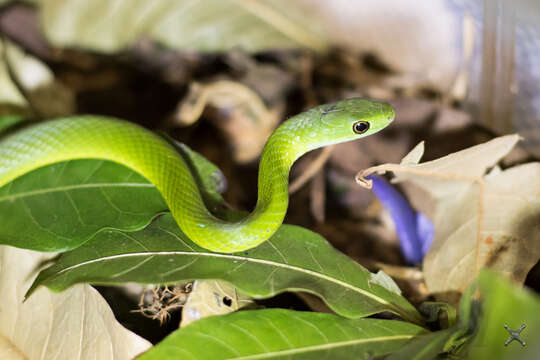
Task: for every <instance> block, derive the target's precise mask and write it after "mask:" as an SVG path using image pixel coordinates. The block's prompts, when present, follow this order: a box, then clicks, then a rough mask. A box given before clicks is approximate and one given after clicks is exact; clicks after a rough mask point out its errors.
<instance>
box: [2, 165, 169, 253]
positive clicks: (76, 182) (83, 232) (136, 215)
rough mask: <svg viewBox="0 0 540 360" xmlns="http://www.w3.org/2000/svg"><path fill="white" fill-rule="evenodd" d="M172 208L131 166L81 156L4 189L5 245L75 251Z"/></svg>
mask: <svg viewBox="0 0 540 360" xmlns="http://www.w3.org/2000/svg"><path fill="white" fill-rule="evenodd" d="M164 210H167V205H166V204H165V202H164V200H163V198H162V197H161V195H160V193H159V192H158V191H157V189H156V188H155V187H154V186H153V185H152V184H150V183H149V182H148V181H147V180H146V179H145V178H144V177H142V176H140V175H139V174H137V173H135V172H133V171H131V170H129V169H128V168H126V167H124V166H121V165H118V164H115V163H112V162H109V161H99V160H76V161H68V162H63V163H58V164H54V165H51V166H47V167H43V168H41V169H37V170H35V171H32V172H30V173H28V174H26V175H24V176H22V177H20V178H18V179H16V180H14V181H13V182H11V183H9V184H7V185H5V186H3V187H2V188H0V214H1V218H2V226H0V243H1V244H7V245H11V246H16V247H20V248H26V249H33V250H39V251H58V250H66V249H73V248H75V247H77V246H79V245H80V244H81V243H83V242H84V241H86V240H88V239H89V238H90V237H91V236H92V235H93V234H95V233H96V232H98V231H101V230H104V229H107V228H120V229H125V230H129V229H131V230H136V229H141V228H143V227H145V226H146V225H148V223H150V221H151V220H152V218H153V217H155V216H156V214H158V213H160V212H163V211H164Z"/></svg>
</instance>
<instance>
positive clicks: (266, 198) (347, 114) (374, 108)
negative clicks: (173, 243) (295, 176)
mask: <svg viewBox="0 0 540 360" xmlns="http://www.w3.org/2000/svg"><path fill="white" fill-rule="evenodd" d="M394 114H395V113H394V110H393V108H392V107H391V106H390V105H388V104H384V103H380V102H375V101H370V100H365V99H359V98H354V99H348V100H344V101H340V102H336V103H332V104H325V105H321V106H317V107H314V108H312V109H310V110H308V111H306V112H303V113H301V114H299V115H296V116H294V117H292V118H290V119H289V120H287V121H285V122H284V123H283V124H282V125H281V126H279V127H278V128H277V129H276V130H275V131H274V133H273V134H272V135H271V136H270V138H269V139H268V141H267V143H266V145H265V146H264V149H263V152H262V156H261V160H260V165H259V177H258V199H257V204H256V206H255V209H254V210H253V211H252V212H251V213H250V214H249V215H248V216H247V217H246V218H244V219H242V220H241V221H239V222H234V223H232V222H226V221H224V220H220V219H218V218H217V217H215V216H214V215H212V213H211V212H210V211H209V210H208V209H207V208H206V206H205V205H204V202H203V199H202V196H201V193H200V191H199V188H198V186H197V183H196V181H195V179H194V177H193V175H192V174H191V172H190V170H189V167H188V166H187V164H186V163H185V162H184V160H183V159H182V158H181V157H180V156H179V155H178V153H177V151H176V150H175V149H174V148H173V146H172V145H170V144H169V143H168V142H167V141H165V140H164V139H163V138H161V137H160V136H158V135H156V134H154V133H152V132H150V131H148V130H146V129H144V128H142V127H140V126H138V125H136V124H133V123H129V122H126V121H122V120H117V119H113V118H108V117H103V116H94V115H85V116H75V117H70V118H64V119H58V120H52V121H47V122H43V123H40V124H37V125H34V126H31V127H29V128H27V129H24V130H22V131H20V132H17V133H14V134H12V135H10V136H7V137H6V138H4V139H3V140H2V141H0V186H4V185H6V184H8V183H9V182H11V181H12V180H14V179H16V178H17V177H19V176H21V175H24V174H26V173H28V172H30V171H32V170H34V169H37V168H40V167H43V166H46V165H49V164H53V163H57V162H61V161H67V160H74V159H104V160H110V161H113V162H116V163H119V164H122V165H124V166H127V167H128V168H130V169H132V170H134V171H136V172H138V173H140V174H141V175H143V176H145V177H146V178H147V179H148V180H149V181H150V182H151V183H153V184H154V185H155V186H156V188H157V189H158V190H159V191H160V193H161V194H162V196H163V198H164V199H165V202H166V203H167V205H168V206H169V209H170V211H171V213H172V216H173V217H174V219H175V220H176V222H177V223H178V225H179V226H180V228H181V229H182V231H183V232H184V233H185V234H186V235H187V236H188V237H189V238H190V239H191V240H192V241H194V242H195V243H197V244H198V245H200V246H202V247H204V248H205V249H208V250H211V251H217V252H225V253H231V252H238V251H242V250H247V249H250V248H253V247H255V246H257V245H259V244H261V243H262V242H264V241H265V240H267V239H268V238H269V237H271V236H272V234H273V233H274V232H275V231H276V230H277V229H278V228H279V226H280V225H281V224H282V222H283V219H284V217H285V213H286V211H287V206H288V200H289V199H288V178H289V170H290V168H291V166H292V164H293V163H294V161H295V160H296V159H298V158H299V157H300V156H302V155H303V154H304V153H306V152H308V151H311V150H313V149H316V148H320V147H323V146H327V145H331V144H336V143H341V142H345V141H350V140H354V139H357V138H361V137H365V136H368V135H371V134H374V133H376V132H377V131H379V130H381V129H383V128H384V127H386V126H387V125H388V124H390V123H391V122H392V120H393V119H394Z"/></svg>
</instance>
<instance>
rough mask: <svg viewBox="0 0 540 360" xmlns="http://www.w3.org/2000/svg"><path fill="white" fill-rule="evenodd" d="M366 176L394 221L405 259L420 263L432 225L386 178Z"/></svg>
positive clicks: (430, 237)
mask: <svg viewBox="0 0 540 360" xmlns="http://www.w3.org/2000/svg"><path fill="white" fill-rule="evenodd" d="M367 178H368V179H371V180H372V181H373V188H372V190H373V192H374V193H375V196H377V198H378V199H379V201H380V202H381V203H382V205H383V207H384V208H385V209H386V210H387V211H388V212H389V213H390V216H391V217H392V220H393V221H394V225H395V227H396V232H397V236H398V239H399V242H400V244H401V251H402V252H403V256H404V257H405V260H406V261H407V262H408V263H411V264H417V263H420V262H421V261H422V258H423V257H424V254H425V252H426V251H427V249H429V246H430V245H431V239H432V238H433V232H434V229H433V225H432V224H431V222H430V221H429V220H428V219H427V218H426V217H425V216H424V215H422V214H419V213H417V212H416V211H415V210H414V209H413V208H412V207H411V206H410V205H409V203H408V201H407V200H406V199H405V198H404V197H403V195H401V194H400V193H399V191H397V190H396V189H395V188H394V187H393V186H392V185H390V184H389V183H388V182H387V181H386V180H384V179H383V178H381V177H379V176H368V177H367ZM418 214H419V215H418Z"/></svg>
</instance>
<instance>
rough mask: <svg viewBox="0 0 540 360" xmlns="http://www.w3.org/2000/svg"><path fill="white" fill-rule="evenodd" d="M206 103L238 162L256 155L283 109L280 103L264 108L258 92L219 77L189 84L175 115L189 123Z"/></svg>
mask: <svg viewBox="0 0 540 360" xmlns="http://www.w3.org/2000/svg"><path fill="white" fill-rule="evenodd" d="M207 106H209V107H211V108H212V109H215V110H216V111H217V114H216V115H215V116H212V114H209V115H210V116H209V118H210V119H211V120H213V123H214V124H215V125H216V126H217V127H218V128H220V129H221V130H222V131H223V132H224V133H225V135H226V136H227V138H228V140H229V143H230V144H231V146H232V148H233V156H234V159H235V160H236V161H237V162H240V163H246V162H249V161H252V160H253V159H255V158H256V157H257V156H259V154H260V153H261V151H262V148H263V146H264V143H265V142H266V139H268V137H269V136H270V134H272V131H274V129H275V128H276V126H277V124H278V123H279V120H280V119H281V117H282V115H283V109H284V107H283V106H282V105H277V106H275V107H273V108H270V109H269V108H267V107H266V105H265V104H264V102H263V101H262V99H261V98H260V97H259V95H257V93H255V92H254V91H253V90H251V89H250V88H249V87H247V86H245V85H243V84H241V83H238V82H234V81H229V80H219V81H215V82H212V83H208V84H200V83H194V84H192V86H191V88H190V91H189V93H188V95H187V97H186V99H185V100H184V101H183V102H181V103H180V104H179V106H178V108H177V110H176V114H175V115H174V117H175V119H176V121H177V123H179V124H181V125H184V126H185V125H191V124H193V123H194V122H195V121H197V120H198V119H199V117H200V116H201V115H202V113H203V110H204V109H205V107H207Z"/></svg>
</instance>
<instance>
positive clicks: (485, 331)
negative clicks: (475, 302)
mask: <svg viewBox="0 0 540 360" xmlns="http://www.w3.org/2000/svg"><path fill="white" fill-rule="evenodd" d="M478 289H479V291H480V298H481V303H482V311H481V314H480V316H479V318H478V320H477V321H478V326H477V328H478V335H477V336H476V337H475V339H474V340H473V341H472V343H471V344H470V347H468V349H467V350H468V356H469V358H471V359H490V360H499V359H504V360H506V359H508V360H510V359H538V354H540V316H539V314H540V296H538V294H535V293H533V292H530V291H529V290H527V289H522V288H519V287H518V286H515V285H514V284H510V283H509V282H508V280H507V279H504V278H503V277H502V276H500V275H497V274H495V273H493V272H491V271H487V270H484V271H482V272H481V273H480V276H479V277H478ZM505 325H508V327H509V328H510V329H511V330H517V329H518V328H519V327H520V326H521V325H525V326H526V327H525V328H524V329H523V330H522V331H521V333H520V334H519V337H520V338H521V339H522V340H523V341H524V342H525V343H526V346H522V345H521V344H520V343H519V342H518V341H516V340H514V341H512V342H510V343H509V344H508V345H507V346H505V345H504V343H505V342H506V341H507V340H508V338H509V337H510V333H509V332H508V331H507V330H506V329H505V327H504V326H505Z"/></svg>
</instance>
